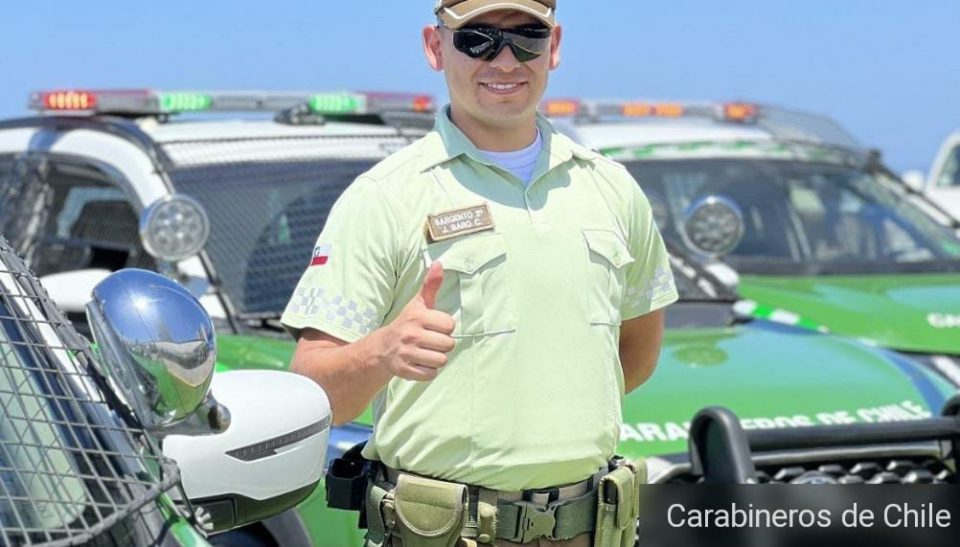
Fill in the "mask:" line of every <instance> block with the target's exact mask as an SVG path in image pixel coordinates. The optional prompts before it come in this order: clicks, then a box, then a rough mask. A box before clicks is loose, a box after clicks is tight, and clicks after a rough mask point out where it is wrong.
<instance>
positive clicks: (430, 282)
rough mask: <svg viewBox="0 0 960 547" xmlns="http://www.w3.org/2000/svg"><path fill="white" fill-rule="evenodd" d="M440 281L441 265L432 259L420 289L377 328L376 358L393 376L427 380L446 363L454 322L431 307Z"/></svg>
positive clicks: (432, 377)
mask: <svg viewBox="0 0 960 547" xmlns="http://www.w3.org/2000/svg"><path fill="white" fill-rule="evenodd" d="M442 283H443V266H442V265H441V264H440V263H439V262H434V263H433V265H431V266H430V269H429V270H427V275H426V278H424V280H423V287H422V288H421V289H420V292H419V293H418V294H417V295H416V296H414V297H413V298H412V299H410V302H408V303H407V305H406V307H404V308H403V311H401V312H400V315H398V316H397V318H396V319H394V320H393V322H392V323H390V324H389V325H388V326H386V327H384V328H382V329H380V330H379V331H377V333H378V340H377V342H378V343H377V344H374V346H373V347H374V348H375V349H374V351H375V355H373V356H372V357H374V358H375V359H376V362H377V363H378V364H379V365H380V366H381V367H383V368H384V369H386V370H387V371H388V372H390V373H391V374H393V375H394V376H399V377H401V378H405V379H407V380H415V381H420V382H428V381H430V380H433V379H434V378H436V377H437V374H438V373H439V372H440V369H441V368H443V367H444V366H445V365H446V364H447V353H449V352H451V351H453V348H454V347H455V346H456V341H455V340H454V339H453V337H452V336H450V334H451V333H453V328H454V326H455V323H454V321H453V317H451V316H450V314H448V313H444V312H442V311H437V310H435V309H434V307H435V306H436V303H437V293H438V292H439V291H440V285H441V284H442Z"/></svg>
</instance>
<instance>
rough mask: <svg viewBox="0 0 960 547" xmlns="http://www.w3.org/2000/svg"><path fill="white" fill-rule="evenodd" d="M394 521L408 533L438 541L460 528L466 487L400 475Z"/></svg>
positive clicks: (395, 492)
mask: <svg viewBox="0 0 960 547" xmlns="http://www.w3.org/2000/svg"><path fill="white" fill-rule="evenodd" d="M394 496H395V502H394V503H395V504H396V511H397V518H398V519H399V520H400V521H401V522H402V523H403V525H404V526H406V527H407V528H408V529H409V530H411V531H413V532H414V533H416V534H418V535H421V536H424V537H437V536H443V535H446V534H448V533H450V532H451V531H452V530H453V528H454V527H455V526H462V521H463V510H464V505H466V501H467V487H466V486H464V485H462V484H454V483H452V482H444V481H436V480H433V479H428V478H424V477H417V476H413V475H400V478H399V480H397V487H396V490H395V491H394Z"/></svg>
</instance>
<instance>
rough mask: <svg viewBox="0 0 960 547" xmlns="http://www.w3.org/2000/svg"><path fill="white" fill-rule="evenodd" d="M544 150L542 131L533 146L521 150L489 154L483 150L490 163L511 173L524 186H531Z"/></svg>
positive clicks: (538, 131)
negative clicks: (534, 171)
mask: <svg viewBox="0 0 960 547" xmlns="http://www.w3.org/2000/svg"><path fill="white" fill-rule="evenodd" d="M541 149H543V138H542V137H541V136H540V130H539V129H538V130H537V138H536V139H535V140H534V141H533V144H531V145H530V146H528V147H526V148H521V149H520V150H512V151H510V152H489V151H487V150H481V151H480V153H481V154H483V155H484V156H485V157H486V158H487V160H489V161H490V163H492V164H494V165H496V166H497V167H500V168H501V169H504V170H506V171H509V172H511V173H513V174H514V176H516V177H517V178H518V179H520V180H522V181H523V184H524V186H530V178H531V177H533V170H534V168H535V167H536V166H537V159H538V158H539V157H540V150H541Z"/></svg>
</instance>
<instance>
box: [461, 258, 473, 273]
mask: <svg viewBox="0 0 960 547" xmlns="http://www.w3.org/2000/svg"><path fill="white" fill-rule="evenodd" d="M463 265H464V266H466V267H467V269H468V270H472V269H473V261H472V260H469V259H468V260H467V261H466V262H464V263H463Z"/></svg>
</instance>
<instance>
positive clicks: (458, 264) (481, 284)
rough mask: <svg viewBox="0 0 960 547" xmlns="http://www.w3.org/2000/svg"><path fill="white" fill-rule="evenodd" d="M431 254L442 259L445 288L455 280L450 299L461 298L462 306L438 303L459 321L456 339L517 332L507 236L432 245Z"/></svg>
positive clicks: (474, 238) (435, 259) (465, 238)
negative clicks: (505, 240)
mask: <svg viewBox="0 0 960 547" xmlns="http://www.w3.org/2000/svg"><path fill="white" fill-rule="evenodd" d="M428 252H429V254H430V257H431V259H432V260H434V261H437V260H439V261H440V262H441V264H442V265H443V270H444V285H447V284H448V283H449V282H450V281H452V280H451V279H449V278H452V277H455V281H456V286H455V287H451V289H452V291H453V292H454V294H452V295H450V296H455V297H459V305H457V304H456V303H452V305H450V304H448V303H446V302H441V303H438V305H443V307H444V308H447V307H449V308H450V309H447V310H445V311H448V312H450V311H452V312H453V315H454V318H455V319H457V327H456V329H455V330H454V336H458V335H459V336H479V335H485V334H498V333H504V332H512V331H514V330H516V328H517V314H516V308H515V306H514V301H513V298H512V295H511V294H510V283H509V279H508V276H507V267H508V264H507V250H506V246H505V244H504V241H503V236H501V235H500V234H496V233H488V234H481V235H474V236H470V237H464V238H458V239H454V240H451V241H442V242H439V243H432V244H430V245H429V246H428ZM450 272H453V273H454V274H455V276H453V275H450ZM457 308H459V313H457Z"/></svg>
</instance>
